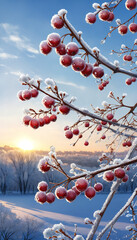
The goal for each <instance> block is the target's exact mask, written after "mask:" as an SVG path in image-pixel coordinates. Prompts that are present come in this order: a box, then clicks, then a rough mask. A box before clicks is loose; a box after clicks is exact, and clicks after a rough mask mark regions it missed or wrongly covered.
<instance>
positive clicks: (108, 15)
mask: <svg viewBox="0 0 137 240" xmlns="http://www.w3.org/2000/svg"><path fill="white" fill-rule="evenodd" d="M97 14H98V18H99V19H100V20H101V21H105V22H112V21H113V19H114V17H115V16H114V13H113V12H110V11H108V10H105V9H104V10H101V11H99V12H98V13H91V12H89V13H87V15H86V18H85V20H86V22H87V23H89V24H93V23H95V22H96V15H97Z"/></svg>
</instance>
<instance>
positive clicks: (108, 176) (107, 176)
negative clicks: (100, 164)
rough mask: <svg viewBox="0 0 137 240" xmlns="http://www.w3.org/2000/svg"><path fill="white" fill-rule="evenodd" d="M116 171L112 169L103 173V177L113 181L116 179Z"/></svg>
mask: <svg viewBox="0 0 137 240" xmlns="http://www.w3.org/2000/svg"><path fill="white" fill-rule="evenodd" d="M114 177H115V175H114V173H113V172H112V171H107V172H105V173H104V175H103V179H104V180H106V181H107V182H111V181H113V180H114Z"/></svg>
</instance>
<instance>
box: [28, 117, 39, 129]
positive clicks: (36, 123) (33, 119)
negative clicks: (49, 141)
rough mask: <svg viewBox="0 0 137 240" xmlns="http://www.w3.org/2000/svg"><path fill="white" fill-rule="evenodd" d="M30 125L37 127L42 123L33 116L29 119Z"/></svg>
mask: <svg viewBox="0 0 137 240" xmlns="http://www.w3.org/2000/svg"><path fill="white" fill-rule="evenodd" d="M29 125H30V126H31V127H32V128H34V129H37V128H38V127H39V125H40V124H39V121H38V119H35V118H32V119H31V120H30V121H29Z"/></svg>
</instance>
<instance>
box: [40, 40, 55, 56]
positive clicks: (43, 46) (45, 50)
mask: <svg viewBox="0 0 137 240" xmlns="http://www.w3.org/2000/svg"><path fill="white" fill-rule="evenodd" d="M39 48H40V52H41V53H43V54H45V55H47V54H49V53H50V52H51V51H52V48H51V47H50V46H49V45H48V44H47V41H46V40H44V41H42V42H41V43H40V46H39Z"/></svg>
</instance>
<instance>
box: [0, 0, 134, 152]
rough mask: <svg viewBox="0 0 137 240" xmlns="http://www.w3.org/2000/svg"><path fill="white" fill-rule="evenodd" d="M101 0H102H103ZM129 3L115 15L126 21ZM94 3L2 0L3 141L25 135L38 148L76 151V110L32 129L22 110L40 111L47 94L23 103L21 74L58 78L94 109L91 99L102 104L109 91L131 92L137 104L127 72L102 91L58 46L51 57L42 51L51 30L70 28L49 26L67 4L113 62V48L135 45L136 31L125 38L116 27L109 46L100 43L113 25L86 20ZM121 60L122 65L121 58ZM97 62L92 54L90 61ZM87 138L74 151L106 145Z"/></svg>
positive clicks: (71, 17) (0, 93) (0, 78)
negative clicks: (67, 129)
mask: <svg viewBox="0 0 137 240" xmlns="http://www.w3.org/2000/svg"><path fill="white" fill-rule="evenodd" d="M96 2H99V3H103V1H96ZM124 2H125V1H123V3H122V4H121V5H120V6H119V9H118V10H116V13H115V15H116V18H120V19H121V20H125V19H126V18H127V17H130V16H131V15H132V11H127V10H126V9H125V7H122V6H124ZM92 3H93V1H90V0H79V1H63V0H60V1H56V0H52V2H51V3H50V2H49V1H44V0H40V1H38V0H37V1H36V0H33V1H32V0H29V1H27V0H24V1H18V0H14V1H10V0H6V1H5V0H0V6H1V7H0V84H1V91H0V102H1V104H0V110H1V115H0V121H1V124H0V133H1V136H2V137H1V139H0V145H11V146H17V145H18V142H19V141H20V140H21V139H23V138H26V139H29V140H30V141H32V142H33V144H34V147H35V148H36V149H45V150H48V149H49V147H50V146H51V145H54V146H55V147H56V148H57V149H58V150H74V148H72V147H71V146H70V143H72V142H73V141H69V140H67V139H65V137H64V132H63V128H64V126H65V125H69V124H72V123H73V122H74V121H75V120H76V119H77V116H76V114H74V113H70V114H69V116H67V117H64V116H61V117H59V120H58V121H57V122H56V123H53V124H51V125H50V126H48V127H47V126H46V127H44V128H41V129H38V130H33V129H30V128H29V127H25V126H24V125H23V124H22V118H23V116H24V114H23V109H25V108H30V107H34V108H35V109H37V110H38V109H39V108H41V107H42V105H41V98H42V95H40V96H39V97H38V98H37V99H35V100H34V99H33V100H31V101H26V102H25V103H24V102H23V103H22V102H19V101H18V99H17V97H16V95H17V92H18V91H19V90H21V89H25V88H24V87H22V86H21V85H20V82H19V81H18V78H19V73H25V74H29V75H30V77H36V76H40V77H41V78H42V79H45V78H47V77H51V78H53V79H54V80H55V81H57V82H58V86H59V88H60V90H63V91H66V92H68V93H69V94H70V96H76V97H77V98H78V100H77V102H76V105H77V106H79V107H86V108H88V109H89V110H90V104H93V105H94V106H95V107H96V106H100V105H101V102H102V101H103V100H108V99H107V95H108V93H109V91H110V90H113V91H114V92H115V93H116V94H117V95H119V96H120V95H121V94H122V93H123V92H124V93H125V92H126V93H127V94H128V98H127V101H128V102H129V103H130V104H134V103H135V101H136V99H135V98H136V97H135V96H136V89H137V88H136V83H135V84H132V85H131V86H129V87H127V86H126V85H125V83H124V82H125V79H126V78H127V77H126V76H122V75H120V74H116V75H115V76H114V77H113V79H112V81H111V84H109V86H107V87H106V88H105V90H104V91H102V92H100V91H98V89H97V85H96V83H95V79H94V78H93V77H92V76H91V77H89V78H87V79H85V78H83V77H82V76H81V75H80V74H79V73H76V72H74V71H72V69H71V67H69V68H67V69H66V68H63V67H62V66H61V65H60V64H59V57H58V56H57V55H56V54H55V52H54V51H52V53H51V54H50V55H48V56H44V55H41V54H40V53H39V43H40V42H41V41H42V40H44V39H46V37H47V35H48V34H49V33H51V32H58V33H59V34H60V35H62V34H64V33H66V32H68V31H67V30H66V29H61V30H57V31H55V29H53V28H52V27H51V25H50V20H51V18H52V16H53V15H54V14H56V13H57V12H58V10H60V9H62V8H63V9H66V10H67V11H68V15H67V16H68V19H69V20H70V22H71V23H72V24H73V25H74V26H75V28H76V29H77V30H78V31H79V30H80V31H82V32H83V38H84V40H85V41H87V42H88V44H89V45H90V46H91V47H95V46H96V47H98V48H99V49H100V50H101V53H102V54H104V55H105V56H106V57H107V58H108V59H109V60H110V61H112V62H113V61H114V60H115V56H112V55H109V53H110V51H111V49H115V50H119V49H120V46H121V44H122V43H124V44H127V45H128V46H130V47H132V45H133V42H134V39H135V38H136V34H131V33H128V34H127V35H126V36H125V37H123V36H121V35H119V34H118V33H117V31H116V32H115V33H113V34H112V36H111V38H109V39H107V41H106V43H105V44H104V45H101V44H100V41H101V39H103V38H104V37H105V36H106V34H107V33H108V31H109V27H110V26H111V24H110V23H104V22H101V21H99V20H98V19H97V22H96V23H95V24H94V25H92V26H91V25H89V24H87V23H86V22H85V15H86V14H87V13H88V12H89V11H91V12H93V11H94V9H93V8H92ZM113 25H115V22H114V23H113ZM68 42H69V39H68ZM116 58H118V57H116ZM118 60H119V61H120V63H121V66H122V61H121V60H120V58H118ZM93 62H94V61H93V59H91V63H93ZM127 66H128V65H127ZM127 66H125V67H127ZM122 67H123V66H122ZM105 73H109V72H108V70H106V69H105ZM83 142H84V140H83V141H81V143H78V145H77V146H76V147H75V150H88V151H89V150H91V151H93V150H95V149H96V150H98V146H99V150H100V149H103V148H104V145H102V144H100V145H97V144H95V143H94V141H93V139H91V144H90V145H89V147H87V148H86V149H85V147H84V146H83Z"/></svg>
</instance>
